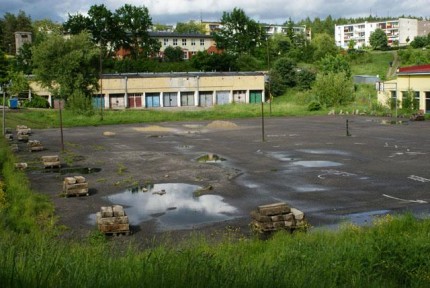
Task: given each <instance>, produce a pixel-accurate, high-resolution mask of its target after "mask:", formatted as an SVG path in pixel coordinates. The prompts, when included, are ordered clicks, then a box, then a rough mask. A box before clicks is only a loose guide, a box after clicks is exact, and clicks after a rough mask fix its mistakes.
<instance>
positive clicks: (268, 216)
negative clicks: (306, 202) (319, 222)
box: [251, 202, 308, 233]
mask: <svg viewBox="0 0 430 288" xmlns="http://www.w3.org/2000/svg"><path fill="white" fill-rule="evenodd" d="M251 217H252V219H253V220H252V222H251V228H252V230H253V231H255V232H259V233H270V232H275V231H278V230H288V231H293V230H296V229H302V230H306V228H307V226H308V224H307V222H306V220H305V215H304V213H303V212H302V211H300V210H298V209H296V208H291V207H289V206H288V205H287V204H286V203H284V202H280V203H274V204H268V205H261V206H258V208H257V210H253V211H252V212H251Z"/></svg>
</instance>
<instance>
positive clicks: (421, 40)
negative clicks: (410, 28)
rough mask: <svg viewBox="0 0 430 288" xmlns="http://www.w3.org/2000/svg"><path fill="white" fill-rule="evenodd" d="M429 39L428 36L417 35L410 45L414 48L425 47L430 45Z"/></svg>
mask: <svg viewBox="0 0 430 288" xmlns="http://www.w3.org/2000/svg"><path fill="white" fill-rule="evenodd" d="M428 39H429V38H428V36H416V37H415V38H414V40H412V42H411V44H410V45H411V47H412V48H424V47H426V46H427V45H430V43H429V42H428Z"/></svg>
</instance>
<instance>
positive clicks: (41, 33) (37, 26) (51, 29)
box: [32, 19, 63, 43]
mask: <svg viewBox="0 0 430 288" xmlns="http://www.w3.org/2000/svg"><path fill="white" fill-rule="evenodd" d="M32 25H33V31H34V35H33V36H34V37H33V43H40V42H42V41H43V40H45V39H46V38H47V37H48V36H49V35H51V34H63V24H59V23H55V22H53V21H52V20H50V19H41V20H35V21H33V24H32Z"/></svg>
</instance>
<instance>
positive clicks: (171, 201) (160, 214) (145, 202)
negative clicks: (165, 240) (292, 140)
mask: <svg viewBox="0 0 430 288" xmlns="http://www.w3.org/2000/svg"><path fill="white" fill-rule="evenodd" d="M200 189H202V187H200V186H197V185H190V184H183V183H165V184H154V185H150V186H145V187H135V188H132V189H127V190H125V191H123V192H121V193H118V194H114V195H110V196H107V197H106V198H107V199H108V200H109V201H110V202H112V204H118V205H122V206H124V209H125V211H126V213H127V215H128V218H129V222H130V224H131V225H137V224H139V223H142V222H144V221H149V220H155V221H156V222H157V224H158V228H159V230H164V231H166V230H177V229H191V228H193V227H195V226H198V225H201V224H208V223H213V222H219V221H224V220H229V219H232V218H234V216H233V214H234V213H235V212H237V209H236V208H235V207H233V206H231V205H229V204H227V203H225V202H224V201H223V198H222V197H221V196H218V195H207V194H206V195H201V196H198V197H196V196H195V195H196V194H200V193H196V192H198V191H199V190H200ZM90 218H91V221H93V222H92V223H93V224H94V223H95V215H91V216H90Z"/></svg>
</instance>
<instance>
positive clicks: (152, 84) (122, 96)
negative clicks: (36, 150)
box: [31, 72, 266, 109]
mask: <svg viewBox="0 0 430 288" xmlns="http://www.w3.org/2000/svg"><path fill="white" fill-rule="evenodd" d="M265 76H266V75H265V73H263V72H188V73H126V74H103V75H102V79H101V83H100V90H99V91H98V92H97V93H96V94H95V95H93V104H94V106H96V107H100V104H102V107H104V108H106V109H108V108H111V109H124V108H152V107H185V106H212V105H222V104H228V103H261V102H262V101H264V92H265V88H264V87H265V78H266V77H265ZM31 87H32V93H35V94H37V95H39V96H44V97H46V98H47V99H48V102H49V103H50V105H51V107H52V106H53V97H52V95H51V94H50V93H49V92H47V91H43V89H41V88H40V86H38V85H37V83H33V84H32V85H31Z"/></svg>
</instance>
